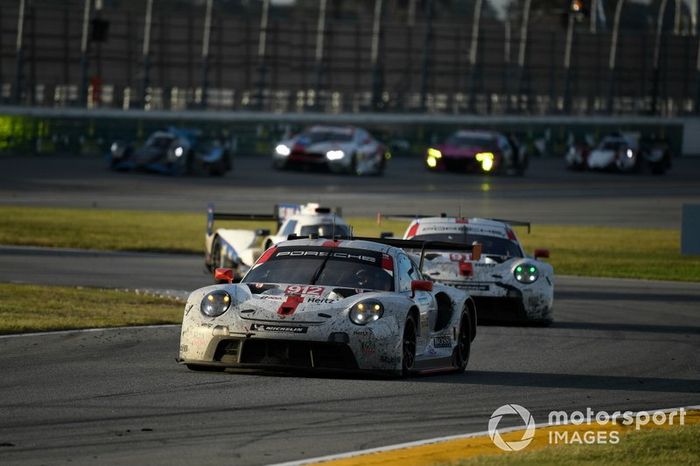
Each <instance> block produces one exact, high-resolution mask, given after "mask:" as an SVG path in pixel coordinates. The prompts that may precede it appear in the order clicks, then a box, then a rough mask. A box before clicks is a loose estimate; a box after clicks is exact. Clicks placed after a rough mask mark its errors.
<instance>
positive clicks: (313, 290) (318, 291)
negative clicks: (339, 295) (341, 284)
mask: <svg viewBox="0 0 700 466" xmlns="http://www.w3.org/2000/svg"><path fill="white" fill-rule="evenodd" d="M323 290H325V288H324V287H322V286H312V285H308V286H307V285H289V286H288V287H287V288H286V289H285V290H284V294H302V295H304V294H308V295H312V296H321V295H323Z"/></svg>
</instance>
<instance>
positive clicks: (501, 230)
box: [404, 217, 554, 324]
mask: <svg viewBox="0 0 700 466" xmlns="http://www.w3.org/2000/svg"><path fill="white" fill-rule="evenodd" d="M404 237H405V238H406V239H439V240H442V241H461V242H469V243H478V244H481V245H482V253H481V254H480V257H478V258H477V257H474V256H472V255H471V254H461V253H436V254H427V255H426V257H425V263H424V266H423V273H425V274H426V275H427V276H429V277H430V278H431V279H433V280H435V281H438V282H440V283H443V284H446V285H450V286H454V287H456V288H459V289H463V290H466V291H467V292H469V294H470V295H471V296H472V298H473V299H474V301H475V303H476V307H477V310H478V312H479V319H480V320H481V321H489V320H495V321H504V320H508V321H530V322H538V323H543V324H548V323H550V322H551V321H552V319H553V313H552V308H553V302H554V269H553V268H552V266H551V265H549V264H548V263H546V262H543V261H540V260H537V259H535V258H532V257H529V256H527V255H526V254H525V252H524V251H523V249H522V246H521V245H520V242H519V241H518V239H517V237H516V235H515V233H514V232H513V231H512V230H511V229H510V227H509V226H508V224H506V223H504V222H502V221H493V220H486V219H478V218H470V219H463V218H451V217H430V218H423V219H417V220H414V221H413V222H412V223H411V225H409V227H408V229H407V230H406V234H405V235H404Z"/></svg>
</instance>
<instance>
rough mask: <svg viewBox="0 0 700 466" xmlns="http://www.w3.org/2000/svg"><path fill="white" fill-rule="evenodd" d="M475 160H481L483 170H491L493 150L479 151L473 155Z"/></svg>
mask: <svg viewBox="0 0 700 466" xmlns="http://www.w3.org/2000/svg"><path fill="white" fill-rule="evenodd" d="M474 158H476V161H477V162H481V169H482V170H484V171H485V172H488V171H491V169H492V168H493V159H494V158H495V157H494V155H493V152H479V153H478V154H476V155H475V156H474Z"/></svg>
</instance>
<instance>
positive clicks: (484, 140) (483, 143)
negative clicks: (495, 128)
mask: <svg viewBox="0 0 700 466" xmlns="http://www.w3.org/2000/svg"><path fill="white" fill-rule="evenodd" d="M446 144H447V145H450V146H454V147H459V148H465V147H492V146H493V145H494V140H493V138H492V137H490V136H486V135H478V134H474V135H468V136H467V135H459V134H453V135H452V136H450V137H449V138H447V141H446Z"/></svg>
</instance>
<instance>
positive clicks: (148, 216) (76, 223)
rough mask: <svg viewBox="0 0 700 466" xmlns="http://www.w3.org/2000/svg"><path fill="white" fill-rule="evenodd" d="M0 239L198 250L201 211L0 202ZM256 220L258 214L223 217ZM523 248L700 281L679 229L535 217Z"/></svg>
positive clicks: (574, 271)
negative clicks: (548, 221) (540, 221)
mask: <svg viewBox="0 0 700 466" xmlns="http://www.w3.org/2000/svg"><path fill="white" fill-rule="evenodd" d="M0 218H3V219H5V221H3V222H2V223H0V244H13V245H32V246H53V247H71V248H83V249H103V250H117V251H152V252H153V251H155V252H188V253H196V254H201V253H203V248H204V228H205V220H206V219H205V215H204V212H202V213H178V212H145V211H120V210H101V209H100V210H98V209H49V208H34V207H31V208H30V207H0ZM348 221H349V222H350V223H351V224H352V225H353V226H354V231H355V233H356V234H357V235H366V236H377V235H378V234H379V233H380V232H382V231H391V232H393V233H394V234H396V235H401V234H403V231H404V229H405V228H406V226H407V224H408V222H405V221H387V220H385V221H383V222H382V224H381V225H377V223H376V221H375V219H374V218H366V217H365V218H349V219H348ZM218 225H225V226H227V227H231V228H261V227H270V228H274V225H272V224H269V225H264V224H261V223H260V222H221V223H217V226H218ZM518 233H519V236H520V239H521V241H522V242H523V245H524V246H525V248H526V250H527V251H528V252H532V251H533V250H534V248H535V247H541V248H548V249H549V250H550V252H551V259H550V262H551V263H552V265H553V266H554V268H555V271H556V273H558V274H566V275H581V276H600V277H621V278H646V279H658V280H683V281H696V282H697V281H700V257H684V256H681V255H680V233H679V232H678V231H676V230H666V229H638V228H635V229H632V228H612V227H592V226H590V227H581V226H556V225H535V226H534V227H533V229H532V233H531V234H529V235H528V234H527V233H526V232H525V231H524V230H523V229H518Z"/></svg>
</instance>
